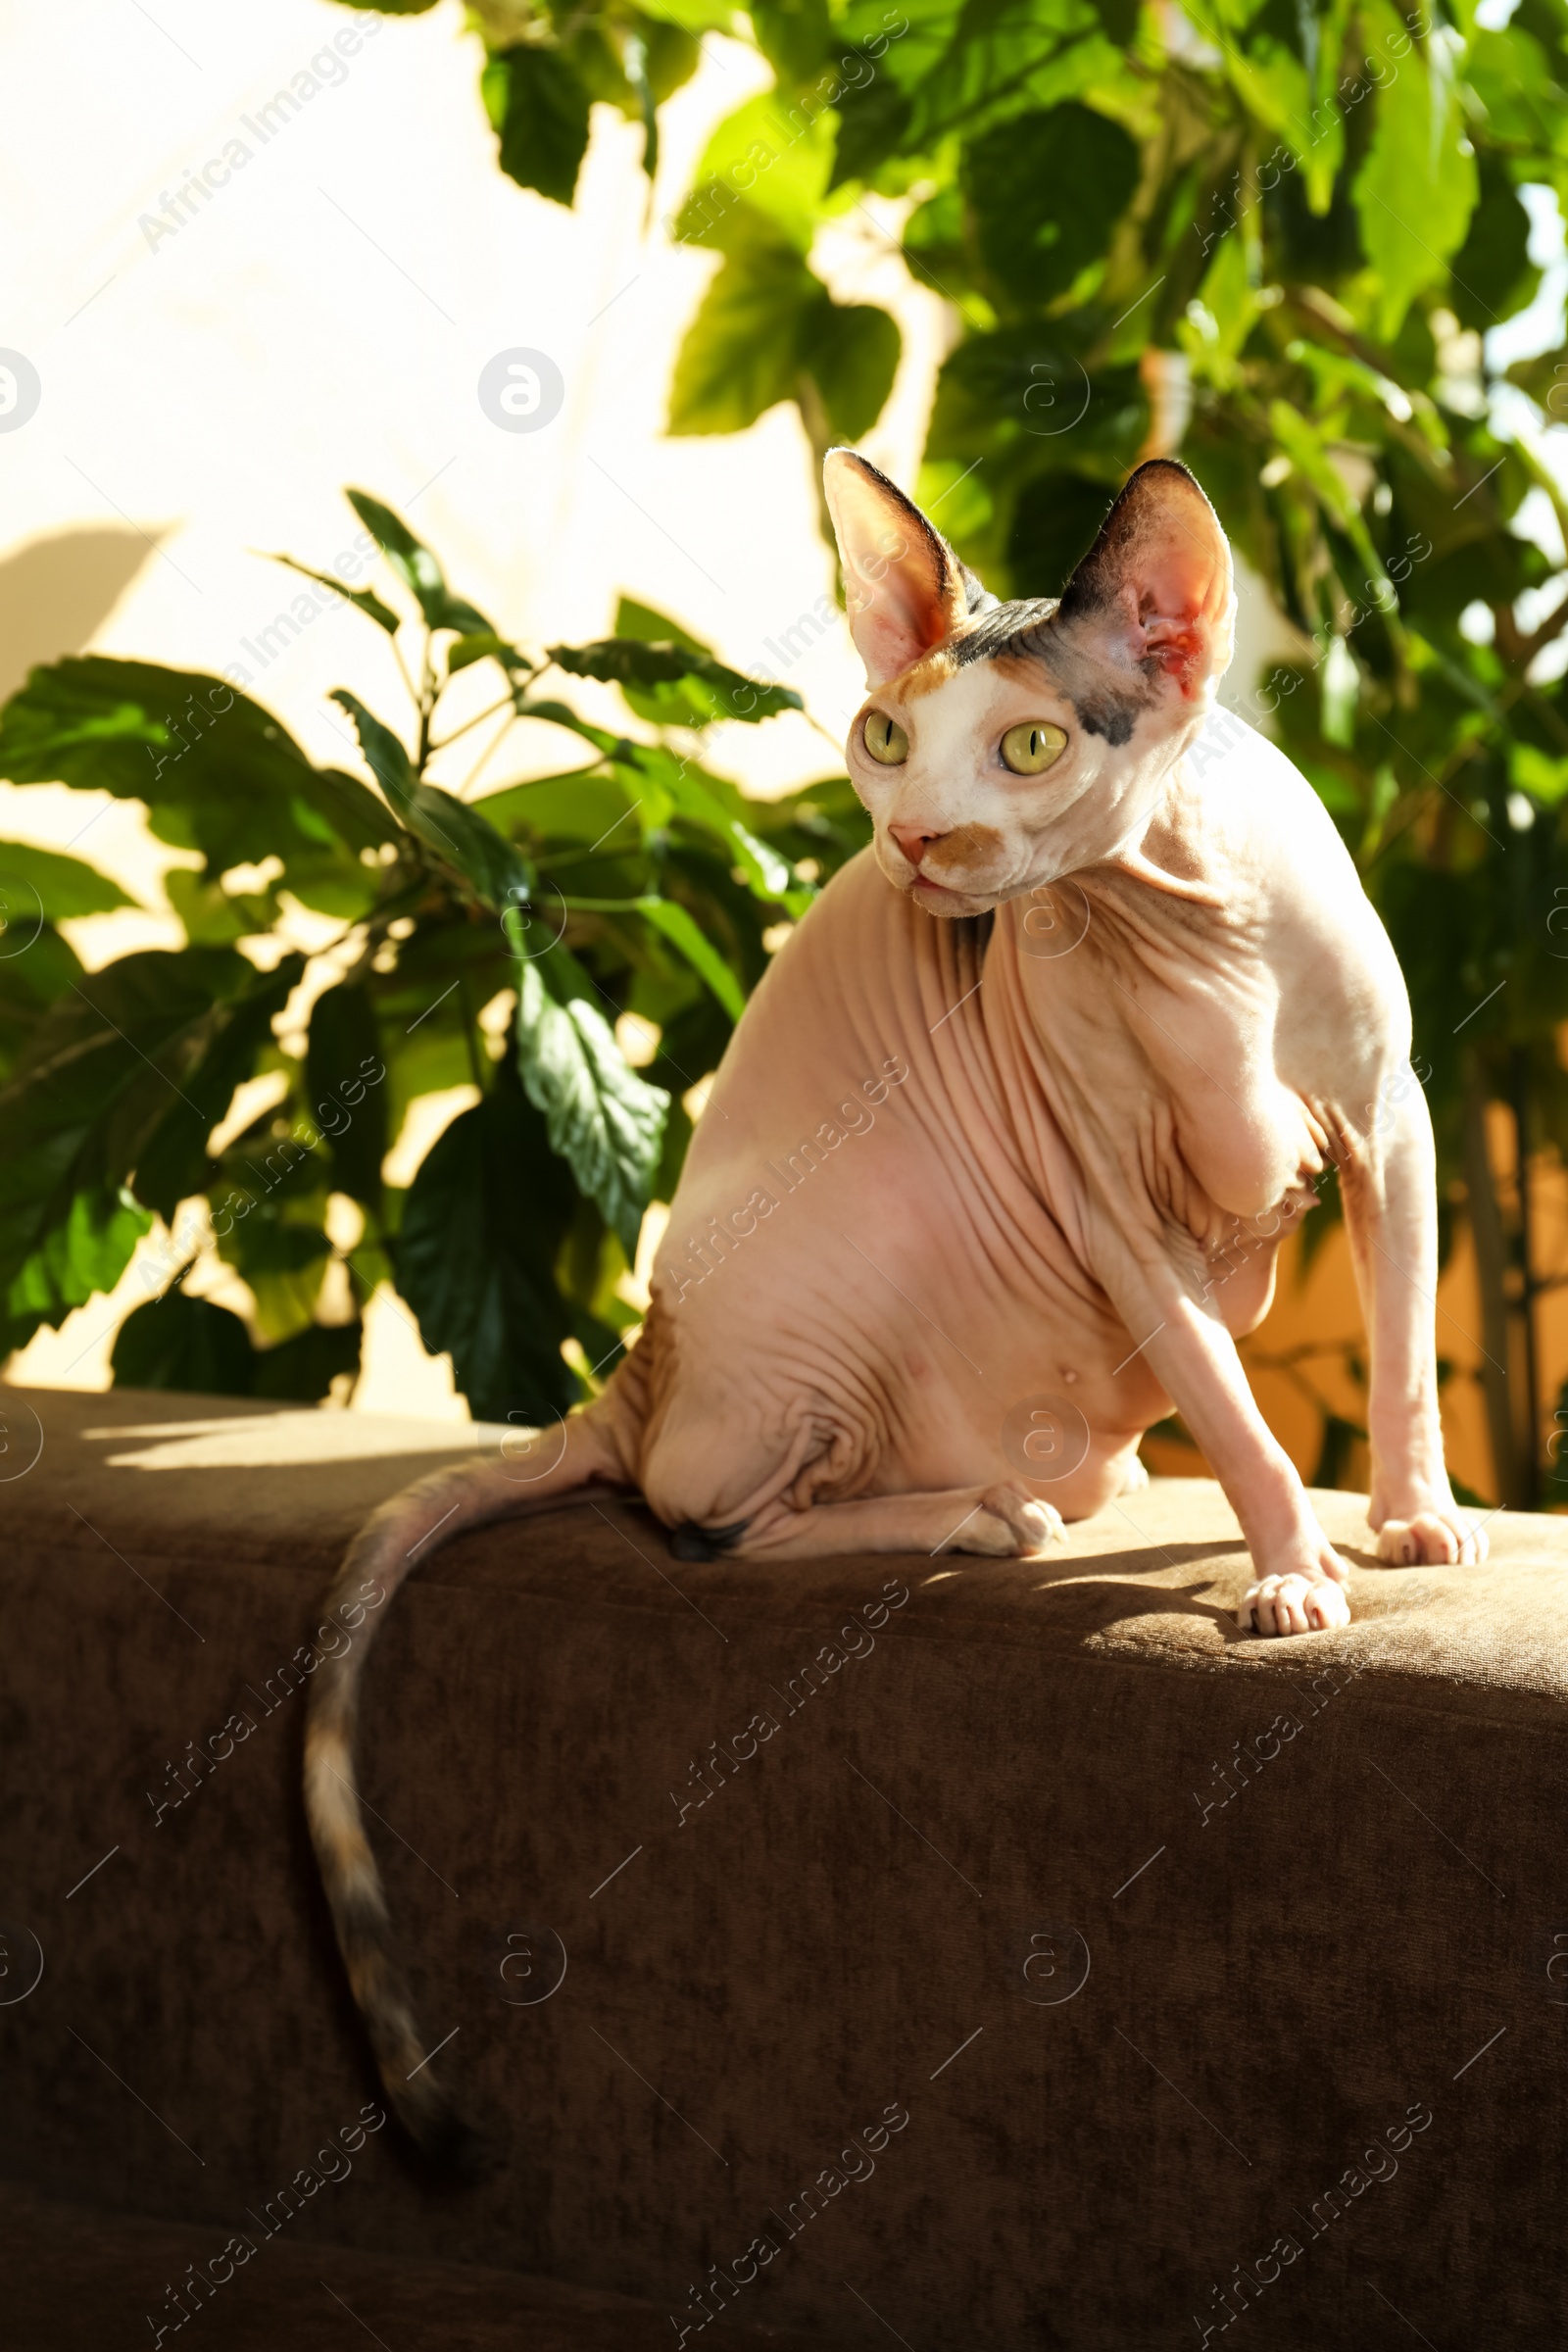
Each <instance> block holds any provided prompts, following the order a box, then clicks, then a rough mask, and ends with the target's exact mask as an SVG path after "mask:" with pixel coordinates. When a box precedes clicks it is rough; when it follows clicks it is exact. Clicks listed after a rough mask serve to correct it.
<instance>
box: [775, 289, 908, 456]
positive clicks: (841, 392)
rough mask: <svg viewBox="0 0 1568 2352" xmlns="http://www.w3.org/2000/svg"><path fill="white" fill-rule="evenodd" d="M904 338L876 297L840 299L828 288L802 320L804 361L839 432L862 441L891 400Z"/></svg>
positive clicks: (847, 437)
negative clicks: (836, 298)
mask: <svg viewBox="0 0 1568 2352" xmlns="http://www.w3.org/2000/svg"><path fill="white" fill-rule="evenodd" d="M902 348H903V340H902V338H901V336H900V334H899V329H898V323H897V321H896V320H895V319H893V318H891V317H890V316H889V314H888V313H887V312H886V311H884V310H879V309H878V308H877V306H876V304H875V303H868V302H855V303H840V302H834V301H833V299H832V297H831V296H830V295H828V294H826V293H824V294H823V295H822V296H821V298H820V299H819V300H818V301H816V302H815V303H813V304H812V305H811V306H810V308H809V310H808V311H807V312H806V314H805V316H804V317H803V319H802V320H801V329H800V340H799V344H798V350H799V354H800V362H801V366H802V367H803V368H805V369H806V370H807V372H808V374H809V375H810V376H811V377H813V378H814V380H815V383H816V387H817V390H818V391H819V392H820V393H821V395H822V406H823V408H824V409H825V410H826V411H827V420H828V423H829V424H830V426H831V427H832V429H833V431H834V433H835V434H837V435H838V436H839V437H840V438H841V439H843V440H846V441H858V439H859V437H860V435H861V434H862V433H868V432H869V431H870V429H871V427H872V425H873V424H875V422H876V420H877V418H878V417H880V416H881V414H882V411H883V410H884V408H885V407H886V406H887V400H888V394H889V393H890V392H891V391H892V389H893V378H894V376H895V374H896V373H897V372H898V366H899V353H900V351H901V350H902Z"/></svg>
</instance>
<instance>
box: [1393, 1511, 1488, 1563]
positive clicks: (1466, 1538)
mask: <svg viewBox="0 0 1568 2352" xmlns="http://www.w3.org/2000/svg"><path fill="white" fill-rule="evenodd" d="M1490 1549H1491V1545H1490V1544H1489V1543H1488V1540H1487V1530H1486V1526H1485V1523H1484V1522H1483V1521H1481V1520H1478V1519H1472V1518H1471V1517H1470V1516H1469V1514H1468V1513H1467V1512H1464V1511H1461V1510H1460V1508H1459V1506H1458V1504H1457V1503H1456V1502H1446V1503H1439V1504H1437V1506H1436V1507H1435V1508H1434V1509H1432V1510H1426V1511H1412V1513H1411V1514H1410V1516H1409V1518H1408V1519H1385V1520H1384V1522H1383V1525H1382V1526H1381V1527H1380V1528H1379V1529H1378V1558H1379V1559H1380V1560H1389V1561H1391V1562H1392V1563H1393V1564H1394V1565H1395V1566H1396V1567H1398V1568H1414V1567H1418V1566H1422V1565H1425V1566H1427V1567H1442V1568H1452V1567H1460V1568H1479V1567H1480V1565H1481V1563H1482V1561H1483V1560H1484V1559H1485V1558H1486V1556H1487V1553H1488V1551H1489V1550H1490Z"/></svg>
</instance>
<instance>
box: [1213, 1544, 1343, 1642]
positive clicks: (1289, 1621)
mask: <svg viewBox="0 0 1568 2352" xmlns="http://www.w3.org/2000/svg"><path fill="white" fill-rule="evenodd" d="M1349 1581H1350V1572H1349V1570H1348V1568H1347V1567H1346V1565H1345V1562H1344V1561H1343V1560H1342V1559H1341V1558H1340V1556H1339V1554H1338V1552H1336V1551H1334V1550H1333V1549H1332V1548H1331V1547H1330V1545H1328V1544H1324V1545H1323V1546H1322V1548H1321V1551H1320V1552H1319V1554H1318V1556H1317V1558H1316V1559H1312V1558H1310V1557H1309V1558H1308V1559H1306V1560H1305V1561H1303V1562H1302V1565H1301V1566H1300V1567H1299V1568H1291V1569H1286V1570H1284V1571H1283V1572H1282V1573H1281V1574H1279V1575H1276V1576H1265V1577H1261V1578H1259V1580H1258V1582H1257V1583H1256V1584H1255V1585H1253V1586H1252V1588H1251V1590H1250V1592H1249V1593H1248V1595H1247V1598H1246V1599H1245V1600H1244V1601H1243V1603H1242V1605H1241V1607H1240V1608H1239V1609H1238V1611H1237V1612H1236V1622H1237V1624H1238V1625H1239V1626H1240V1627H1241V1629H1242V1631H1243V1633H1249V1632H1256V1633H1259V1634H1322V1633H1327V1632H1328V1630H1329V1628H1330V1627H1331V1626H1336V1625H1348V1624H1349V1622H1350V1602H1349V1596H1348V1592H1347V1587H1348V1584H1349Z"/></svg>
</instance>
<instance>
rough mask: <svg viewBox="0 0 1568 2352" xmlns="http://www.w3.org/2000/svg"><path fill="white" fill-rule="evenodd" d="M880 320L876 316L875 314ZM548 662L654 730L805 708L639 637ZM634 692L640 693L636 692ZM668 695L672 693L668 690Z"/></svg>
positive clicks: (556, 653)
mask: <svg viewBox="0 0 1568 2352" xmlns="http://www.w3.org/2000/svg"><path fill="white" fill-rule="evenodd" d="M879 315H880V314H879ZM550 659H551V660H552V662H555V664H556V666H557V668H558V669H564V671H565V672H566V674H567V675H568V677H576V678H599V679H602V680H606V681H608V682H609V683H611V684H613V685H616V686H619V687H620V688H621V689H622V690H623V691H624V690H626V689H630V690H631V691H630V692H627V693H626V700H627V702H628V703H630V704H631V707H632V709H633V710H634V711H638V713H639V715H640V716H642V717H645V718H650V719H652V720H653V721H654V722H655V724H657V725H663V726H688V727H705V726H707V725H709V724H710V723H711V721H712V720H713V719H717V718H739V719H744V720H746V721H747V722H748V723H749V724H753V725H755V724H756V722H757V721H758V720H760V719H763V718H772V717H773V716H775V714H776V713H777V712H778V711H801V710H804V709H805V707H806V706H805V705H804V703H803V702H802V700H801V698H800V696H799V695H798V694H797V693H796V692H795V690H794V689H793V687H789V686H766V685H761V686H760V685H757V684H756V683H754V681H753V680H752V679H750V678H748V677H745V676H743V674H742V673H741V671H739V670H737V669H728V668H726V667H725V665H724V663H723V662H715V661H714V660H713V658H712V656H711V654H696V653H689V652H688V651H687V650H686V649H685V648H684V647H683V646H680V645H672V644H666V645H657V644H650V643H649V642H648V641H647V640H646V639H644V638H640V637H605V638H601V639H600V640H599V642H598V643H597V644H595V645H576V646H570V645H553V646H552V647H551V648H550ZM639 690H640V691H639ZM672 690H673V691H672Z"/></svg>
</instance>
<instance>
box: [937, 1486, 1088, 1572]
mask: <svg viewBox="0 0 1568 2352" xmlns="http://www.w3.org/2000/svg"><path fill="white" fill-rule="evenodd" d="M1062 1532H1063V1530H1062V1517H1061V1513H1060V1512H1059V1511H1058V1510H1057V1509H1056V1507H1055V1505H1054V1503H1050V1502H1042V1501H1041V1500H1040V1499H1039V1497H1038V1496H1037V1495H1031V1494H1029V1493H1028V1492H1027V1490H1026V1489H1025V1488H1023V1487H1019V1486H1005V1487H988V1488H987V1489H986V1491H985V1493H984V1495H982V1496H981V1498H980V1508H979V1509H978V1510H977V1511H976V1513H975V1515H974V1517H973V1518H972V1519H971V1520H970V1521H969V1524H968V1526H967V1527H966V1528H964V1529H963V1530H962V1532H961V1533H960V1535H959V1537H958V1543H957V1548H959V1549H961V1550H964V1551H986V1552H989V1553H990V1554H991V1555H992V1556H993V1557H994V1558H1001V1559H1015V1560H1033V1559H1038V1558H1039V1557H1040V1555H1041V1554H1042V1553H1043V1552H1044V1551H1045V1550H1046V1548H1047V1546H1048V1545H1049V1544H1054V1542H1055V1541H1056V1539H1057V1537H1059V1536H1060V1535H1061V1534H1062ZM971 1538H972V1539H973V1541H971Z"/></svg>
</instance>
